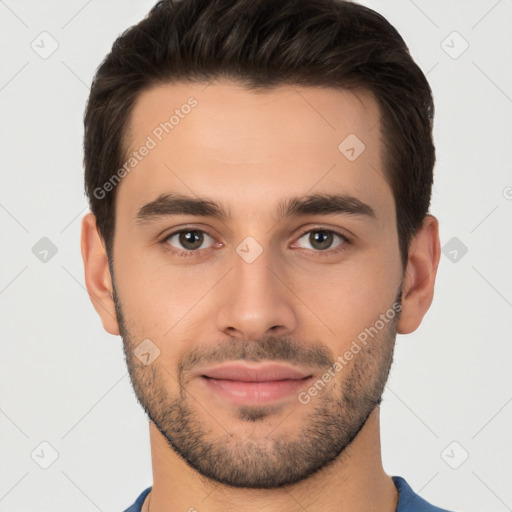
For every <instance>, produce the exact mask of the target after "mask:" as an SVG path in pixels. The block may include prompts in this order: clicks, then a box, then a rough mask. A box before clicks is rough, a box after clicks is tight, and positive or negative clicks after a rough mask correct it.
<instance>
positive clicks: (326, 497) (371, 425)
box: [142, 407, 398, 512]
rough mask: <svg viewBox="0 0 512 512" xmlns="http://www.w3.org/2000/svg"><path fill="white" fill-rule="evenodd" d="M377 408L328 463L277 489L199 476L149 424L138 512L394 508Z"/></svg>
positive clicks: (390, 510)
mask: <svg viewBox="0 0 512 512" xmlns="http://www.w3.org/2000/svg"><path fill="white" fill-rule="evenodd" d="M379 412H380V411H379V407H376V408H375V409H374V410H373V412H372V413H371V415H370V417H369V418H368V421H367V422H366V424H365V425H364V427H363V428H362V429H361V431H360V432H359V434H358V436H357V437H356V439H354V441H353V442H352V443H351V444H350V446H349V447H348V448H347V449H346V450H345V451H344V452H343V453H342V454H341V455H340V456H339V457H338V459H336V460H335V461H334V462H333V463H332V464H330V465H328V466H327V467H324V468H322V469H321V470H320V471H318V472H317V473H315V474H314V475H312V476H311V477H309V478H307V479H305V480H303V481H301V482H299V483H297V484H294V485H289V486H286V487H281V488H277V489H239V488H232V487H228V486H225V485H222V484H219V483H217V482H214V481H212V480H209V479H206V478H204V477H203V476H202V475H199V474H198V473H197V472H196V471H195V470H194V469H192V468H191V467H190V466H188V464H187V463H186V462H185V461H183V459H181V457H179V456H178V455H177V454H176V453H175V452H174V451H173V450H172V449H171V448H170V447H169V445H168V443H167V440H166V439H165V438H164V437H163V436H162V434H161V433H160V432H159V431H158V429H157V428H156V427H155V425H154V424H153V423H152V422H150V441H151V456H152V465H153V488H152V491H151V493H150V495H149V496H148V498H147V499H146V501H145V503H144V507H143V509H142V510H143V512H147V511H148V504H149V512H163V511H174V510H190V511H191V512H193V511H194V510H196V511H201V512H221V511H224V512H231V511H233V512H234V511H237V512H239V511H241V510H243V511H244V512H256V511H259V510H265V511H267V512H277V511H280V512H303V511H304V510H308V511H310V512H315V511H324V510H340V511H342V510H350V511H351V512H367V511H368V512H369V511H374V510H380V511H381V512H395V511H396V508H397V505H398V492H397V490H396V487H395V485H394V483H393V480H392V479H391V477H390V476H388V475H387V474H386V473H385V472H384V470H383V467H382V460H381V447H380V424H379V423H380V422H379Z"/></svg>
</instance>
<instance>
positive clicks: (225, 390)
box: [198, 363, 313, 405]
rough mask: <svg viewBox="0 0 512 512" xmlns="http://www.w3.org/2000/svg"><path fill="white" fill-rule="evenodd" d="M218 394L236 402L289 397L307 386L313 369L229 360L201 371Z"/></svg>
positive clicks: (208, 385)
mask: <svg viewBox="0 0 512 512" xmlns="http://www.w3.org/2000/svg"><path fill="white" fill-rule="evenodd" d="M198 377H199V378H200V380H201V381H202V383H203V385H204V386H205V387H206V389H208V390H209V391H210V392H212V393H214V394H215V395H217V396H219V397H221V398H223V399H226V400H228V401H230V402H231V403H234V404H237V405H249V404H254V405H257V404H263V403H268V402H273V401H277V400H281V399H284V398H287V397H289V396H291V395H293V394H295V395H296V394H297V393H298V391H299V390H300V389H301V388H303V387H305V386H307V385H308V384H309V383H310V381H311V380H312V379H313V375H312V373H311V372H308V371H303V370H299V369H297V368H294V367H291V366H287V365H281V364H258V365H247V364H240V363H236V364H234V363H229V364H224V365H220V366H217V367H214V368H208V369H206V370H203V371H202V372H200V374H199V375H198Z"/></svg>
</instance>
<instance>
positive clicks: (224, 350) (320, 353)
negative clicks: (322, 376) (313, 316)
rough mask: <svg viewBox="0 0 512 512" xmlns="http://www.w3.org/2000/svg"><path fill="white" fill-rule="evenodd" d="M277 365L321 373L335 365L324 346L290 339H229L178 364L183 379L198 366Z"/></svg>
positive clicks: (192, 353)
mask: <svg viewBox="0 0 512 512" xmlns="http://www.w3.org/2000/svg"><path fill="white" fill-rule="evenodd" d="M240 360H244V361H252V362H259V361H278V362H286V363H291V364H295V365H299V366H300V365H304V366H316V367H318V368H319V369H320V370H323V369H326V370H327V369H328V368H330V367H331V366H332V364H334V358H333V356H332V354H331V352H330V350H329V349H327V348H326V347H325V346H324V345H321V344H316V345H311V344H308V345H306V344H304V343H301V342H298V341H294V340H292V339H291V338H287V337H284V338H283V337H274V336H270V337H267V338H264V339H263V340H259V341H251V340H243V339H240V338H237V339H233V338H231V339H229V340H227V341H225V342H222V343H219V344H217V345H214V346H212V345H199V346H196V347H194V348H193V349H192V350H190V351H189V352H187V353H186V354H184V356H183V357H182V359H181V360H180V361H179V363H178V373H179V374H180V375H183V374H184V373H187V372H189V371H190V370H191V369H192V368H193V367H194V366H196V365H197V364H200V363H201V364H205V363H223V362H227V361H240Z"/></svg>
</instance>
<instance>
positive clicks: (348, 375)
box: [82, 80, 440, 512]
mask: <svg viewBox="0 0 512 512" xmlns="http://www.w3.org/2000/svg"><path fill="white" fill-rule="evenodd" d="M190 96H193V97H194V98H196V99H197V101H198V105H197V107H195V108H194V109H193V110H192V111H191V113H190V114H189V115H187V116H186V117H185V118H184V119H181V120H180V123H179V125H177V126H176V127H175V128H174V129H173V131H172V132H170V133H169V134H167V135H166V136H165V137H164V138H163V140H162V141H161V142H159V143H158V145H157V147H156V148H154V149H153V150H152V151H151V152H150V153H149V154H148V155H147V156H146V157H145V158H144V159H143V160H142V161H141V162H140V163H139V164H138V165H137V167H136V168H134V169H133V170H132V172H131V173H129V174H127V175H126V177H124V178H123V180H122V181H121V183H120V184H119V185H118V187H117V190H116V194H117V195H116V198H117V199H116V209H115V213H116V225H115V237H114V246H113V273H114V274H113V275H112V274H111V272H110V270H111V269H110V268H109V265H108V259H107V254H106V251H105V245H104V242H103V239H102V237H101V236H100V234H99V233H98V231H97V229H96V222H95V217H94V216H93V215H92V214H90V213H89V214H87V215H86V216H85V217H84V219H83V222H82V255H83V259H84V266H85V280H86V284H87V289H88V291H89V294H90V297H91V300H92V302H93V304H94V307H95V308H96V310H97V312H98V314H99V315H100V317H101V320H102V323H103V326H104V328H105V329H106V330H107V331H108V332H109V333H111V334H113V335H118V334H121V335H122V337H123V342H124V349H125V354H126V359H127V363H128V368H129V370H130V376H131V378H132V382H133V385H134V389H135V391H136V394H137V397H138V399H139V401H140V402H141V404H142V405H143V407H144V408H145V410H146V412H148V414H149V417H150V422H149V430H150V441H151V455H152V464H153V480H154V483H153V490H152V492H151V493H150V500H149V499H146V501H145V503H144V507H143V510H147V509H148V504H150V510H151V512H159V511H164V510H189V509H191V507H194V508H195V509H196V510H198V511H201V512H203V511H221V510H222V511H235V510H237V511H240V510H243V511H248V512H250V511H256V510H266V511H269V512H271V511H290V512H291V511H294V512H295V511H302V510H304V509H307V510H310V511H315V510H318V511H320V510H328V511H331V510H332V511H334V510H353V511H366V510H368V511H370V510H383V511H387V512H391V511H394V510H396V507H397V503H398V495H397V491H396V488H395V486H394V484H393V482H392V480H391V477H390V476H389V475H387V474H386V473H385V471H384V469H383V467H382V461H381V447H380V428H379V405H378V404H379V403H380V397H381V394H382V391H383V388H384V385H385V381H386V378H387V375H388V372H389V368H390V365H391V361H392V354H393V348H394V342H395V335H396V333H397V332H398V333H401V334H407V333H410V332H413V331H414V330H416V329H417V327H418V326H419V325H420V323H421V320H422V318H423V316H424V315H425V313H426V312H427V310H428V308H429V307H430V304H431V302H432V298H433V290H434V282H435V276H436V271H437V266H438V263H439V257H440V242H439V232H438V229H439V228H438V222H437V220H436V218H435V217H433V216H432V215H427V216H426V218H425V220H424V223H423V226H422V228H421V230H420V231H419V232H418V234H417V235H416V236H415V237H414V238H413V240H412V242H411V246H410V249H409V257H408V261H407V266H406V268H405V269H403V268H402V265H401V262H400V254H399V247H398V235H397V229H396V211H395V206H394V200H393V194H392V190H391V188H390V187H389V184H388V183H387V181H386V179H385V178H384V176H385V173H384V169H383V166H382V143H381V139H380V137H381V134H380V132H379V117H380V116H379V109H378V106H377V103H376V101H375V99H374V98H373V97H372V95H371V94H369V93H366V92H364V91H358V92H357V94H356V93H349V92H347V91H342V90H339V89H332V88H314V87H298V86H293V87H291V86H280V87H278V88H275V89H273V90H271V91H265V92H255V91H248V90H247V89H245V88H244V87H242V86H241V85H239V84H236V83H234V82H230V81H228V80H219V81H217V82H214V83H211V84H209V85H208V86H206V84H204V83H201V84H200V83H194V84H183V83H175V84H172V85H160V86H158V87H153V88H151V89H149V90H146V91H144V92H143V93H142V94H141V95H140V96H139V98H138V100H137V102H136V105H135V107H134V110H133V112H132V116H131V121H130V125H129V134H128V137H127V145H128V148H129V149H130V150H133V149H136V148H138V147H139V146H140V145H141V144H143V143H144V141H145V140H146V138H147V136H148V135H150V134H151V133H152V131H153V130H154V128H155V127H156V126H158V125H159V123H161V122H162V121H164V120H166V119H168V117H169V115H170V114H171V113H172V111H173V110H174V109H175V108H179V107H180V105H183V104H184V103H186V101H187V98H189V97H190ZM167 111H169V114H168V113H167ZM248 120H250V122H248ZM348 134H356V135H357V137H358V138H359V139H360V140H361V141H363V142H364V144H365V146H366V149H365V151H364V152H363V153H362V154H361V155H360V156H359V157H358V158H357V159H356V160H354V161H349V160H348V159H347V158H346V157H345V156H344V155H343V154H342V153H341V152H340V151H339V150H338V145H339V144H340V142H341V141H342V140H343V139H344V138H345V137H346V136H347V135H348ZM315 192H318V193H320V192H323V193H333V192H337V193H344V194H350V195H352V196H355V197H357V198H358V199H360V200H361V201H363V202H364V203H366V204H368V205H370V206H371V207H372V208H373V209H374V211H375V214H376V216H375V218H371V217H368V216H364V215H349V214H346V213H345V214H321V215H306V216H300V217H290V218H285V219H279V218H278V216H277V212H276V207H277V204H278V203H279V202H280V201H281V200H283V199H284V198H287V197H291V196H301V195H304V194H308V193H315ZM162 193H168V194H171V193H179V194H183V195H189V196H192V197H195V196H201V197H208V198H210V199H211V200H212V201H215V202H219V203H222V204H223V205H225V207H227V208H229V210H230V211H231V215H232V216H231V218H230V219H228V220H226V221H221V220H220V219H216V218H212V217H207V216H205V217H202V216H201V217H197V216H192V215H175V216H164V217H159V218H155V219H153V220H152V221H151V222H146V223H137V222H136V219H135V217H136V215H137V212H138V211H139V209H140V208H141V207H143V206H144V205H145V204H147V203H149V202H150V201H153V200H154V199H156V198H157V197H158V196H159V195H160V194H162ZM187 228H188V229H189V230H192V229H193V230H198V229H199V230H203V231H205V232H206V233H207V234H208V235H209V237H208V236H206V235H205V238H204V240H203V244H202V245H201V246H200V249H199V250H195V252H194V251H193V250H191V249H189V247H191V246H192V245H191V244H189V245H188V246H187V245H182V244H180V239H179V238H178V236H174V237H173V238H172V239H167V240H166V241H165V240H164V238H165V237H166V236H168V235H170V234H172V233H173V232H175V231H178V230H179V229H183V230H186V229H187ZM315 229H316V230H318V231H322V230H333V231H335V232H338V233H341V234H346V235H347V236H348V237H349V239H350V243H348V244H346V243H345V247H344V250H338V251H337V249H339V248H340V247H341V246H342V245H343V243H344V242H343V240H342V239H341V238H338V237H336V236H334V238H333V239H332V244H331V246H330V247H329V248H328V249H326V250H319V249H318V245H313V244H314V241H312V240H311V238H310V237H309V235H310V233H309V232H308V234H306V235H303V233H304V232H306V231H307V230H311V231H313V232H314V233H316V232H317V231H314V230H315ZM248 236H250V237H253V238H254V239H255V240H256V241H257V243H258V244H259V246H260V247H261V249H262V253H261V254H260V256H259V257H258V258H256V259H255V260H254V261H253V262H252V263H248V262H247V261H245V260H244V259H243V258H242V257H240V255H239V254H238V253H237V252H236V249H237V247H238V246H239V244H240V243H241V242H242V241H243V240H244V239H245V238H246V237H248ZM210 237H211V238H210ZM182 241H183V240H182ZM166 247H167V248H169V247H170V248H171V249H175V250H177V251H180V250H181V251H186V252H189V253H193V254H191V255H189V256H188V257H180V256H177V255H173V254H171V253H170V252H169V251H168V250H166ZM397 298H398V299H399V300H401V305H402V310H401V312H400V315H399V316H398V315H397V316H396V317H395V319H394V321H392V322H389V323H386V325H385V327H384V328H383V329H381V330H380V331H379V333H378V336H376V337H375V338H374V339H373V340H371V341H370V342H369V343H368V345H367V346H365V347H364V348H363V349H362V350H361V351H360V352H359V353H358V354H356V355H354V357H353V359H352V360H351V361H349V362H348V363H347V365H346V366H345V367H344V368H343V370H342V371H339V372H337V373H336V377H335V378H333V379H332V380H330V382H328V383H327V384H326V386H325V388H324V389H323V390H322V391H320V392H319V393H318V396H315V397H313V398H312V399H311V401H310V402H309V403H308V404H302V403H300V402H299V401H298V400H297V396H296V395H295V394H293V395H291V396H289V397H286V398H284V399H281V400H280V401H279V402H278V403H276V404H274V405H275V406H274V407H271V408H269V409H265V408H257V407H246V408H242V407H237V406H235V405H233V404H231V403H229V402H227V401H226V400H225V399H223V398H222V397H219V396H218V395H216V394H215V393H213V392H211V391H210V390H209V389H206V388H205V387H204V386H202V385H201V383H200V382H199V380H198V379H197V378H194V370H197V368H198V367H199V366H200V365H201V364H202V363H205V362H206V361H208V356H209V355H211V354H212V353H213V352H212V351H213V350H217V354H220V357H221V360H222V361H227V360H233V359H236V358H238V357H241V355H243V354H246V355H247V356H248V359H250V356H260V358H263V359H268V360H270V361H273V360H279V361H283V362H288V363H290V364H291V365H294V366H297V367H300V368H303V369H304V368H306V367H307V368H308V370H310V371H311V373H312V374H314V375H315V377H321V376H322V374H323V373H324V371H325V368H326V367H325V366H322V364H320V363H319V361H320V359H315V356H319V355H321V354H325V355H326V356H327V357H328V359H329V360H330V361H331V362H332V361H334V360H335V359H336V358H337V357H338V356H340V355H343V354H345V353H346V351H347V350H349V349H350V346H351V343H352V341H353V340H355V339H356V337H357V336H358V334H359V333H361V332H362V331H364V330H365V328H368V327H370V326H373V325H375V322H376V320H378V319H379V315H381V314H383V313H385V312H386V311H388V310H389V309H390V308H391V306H392V305H393V304H394V303H395V301H396V299H397ZM144 339H150V340H151V342H152V343H153V344H154V346H156V347H158V349H159V351H160V354H159V356H158V357H157V358H156V359H155V360H154V361H153V362H152V363H151V364H150V365H147V366H146V365H144V364H142V363H141V362H140V361H139V360H138V359H137V358H136V357H135V356H134V350H135V349H136V348H137V346H138V345H139V344H140V343H141V341H142V340H144ZM286 349H295V352H293V353H292V355H290V352H289V351H288V352H286ZM244 350H245V352H243V351H244ZM192 353H194V354H195V355H196V356H197V358H198V359H196V362H197V361H198V362H197V363H196V365H195V366H194V364H193V363H191V364H190V365H189V366H188V367H187V366H185V367H183V366H180V364H181V363H183V362H193V360H192V359H190V356H191V354H192ZM287 354H288V356H287ZM287 357H288V359H287ZM198 365H199V366H198ZM305 390H307V388H305ZM185 413H187V414H185ZM338 425H340V428H339V429H338V428H332V427H334V426H336V427H337V426H338ZM329 426H331V428H329ZM312 428H314V429H316V430H311V429H312ZM180 432H181V433H182V435H181V437H180ZM183 432H185V434H186V435H184V434H183ZM306 432H309V433H310V434H309V437H308V436H307V435H306ZM311 432H313V434H311ZM314 432H317V435H315V434H314ZM318 433H321V435H320V434H318ZM192 434H194V435H195V438H194V443H189V446H187V440H188V439H191V438H192V437H191V436H192ZM356 434H357V436H356ZM351 436H352V437H353V436H355V439H352V438H351ZM171 441H174V443H175V444H177V445H179V447H181V448H184V449H185V450H188V455H190V456H191V457H192V459H193V456H194V455H198V453H194V449H196V451H197V449H198V447H203V448H206V447H207V448H209V449H210V450H211V451H210V452H209V453H210V456H211V457H208V456H207V455H204V456H203V457H202V458H201V457H199V456H198V457H197V459H194V460H192V464H191V465H190V462H191V460H189V461H188V463H187V462H186V461H185V460H184V459H183V458H182V457H180V455H178V454H177V453H176V451H175V450H174V449H173V448H172V442H171ZM306 441H307V442H306ZM308 443H310V444H312V448H310V449H309V452H308V448H307V444H308ZM280 446H281V447H283V446H288V447H293V449H292V450H290V452H291V453H289V452H286V451H285V450H283V451H279V447H280ZM251 449H254V450H255V451H254V450H253V451H251ZM207 453H208V452H207ZM213 454H214V455H215V456H216V458H215V457H213ZM223 456H224V457H225V460H223V459H222V457H223ZM315 457H316V458H317V460H316V462H317V466H319V467H313V466H314V464H313V462H314V460H313V459H315ZM312 460H313V462H311V461H312ZM215 461H220V462H219V463H218V464H216V462H215ZM221 462H222V464H221ZM230 468H231V469H233V470H234V471H235V472H237V473H236V474H237V478H238V479H239V482H240V481H241V479H242V480H243V479H245V482H246V483H248V482H250V481H252V482H258V478H260V481H259V483H260V484H261V485H254V486H253V488H249V486H245V487H244V486H239V487H234V486H233V485H229V483H226V479H227V478H228V474H229V471H227V470H228V469H230ZM265 468H267V470H266V471H267V472H265ZM270 468H274V469H273V479H274V480H273V482H274V484H275V483H278V481H279V478H282V479H284V478H285V476H286V475H288V477H289V478H291V477H290V476H289V475H290V474H291V473H290V471H292V470H293V472H294V473H293V474H292V476H293V478H294V481H293V482H288V483H286V482H284V480H283V482H284V483H286V485H281V486H272V485H270V483H271V482H267V485H262V481H261V478H263V476H264V475H265V474H267V475H268V474H270V473H271V472H270ZM207 471H210V474H208V475H205V473H206V472H207ZM215 477H218V478H217V479H216V478H215ZM222 479H224V481H222ZM283 482H281V483H283ZM149 502H150V503H149Z"/></svg>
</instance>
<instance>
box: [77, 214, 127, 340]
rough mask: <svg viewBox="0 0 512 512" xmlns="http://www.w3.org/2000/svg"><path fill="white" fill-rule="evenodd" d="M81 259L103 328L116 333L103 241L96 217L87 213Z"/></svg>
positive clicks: (83, 223)
mask: <svg viewBox="0 0 512 512" xmlns="http://www.w3.org/2000/svg"><path fill="white" fill-rule="evenodd" d="M81 245H82V259H83V260H84V270H85V284H86V286H87V291H88V292H89V297H90V299H91V302H92V304H93V306H94V309H96V311H97V313H98V314H99V315H100V318H101V321H102V323H103V327H104V329H105V330H106V331H107V332H109V333H110V334H114V335H118V334H119V326H118V323H117V315H116V310H115V306H114V300H113V297H112V293H113V287H112V278H111V275H110V269H109V266H108V257H107V252H106V250H105V243H104V240H103V238H102V237H101V235H100V233H99V231H98V228H97V226H96V217H95V216H94V215H93V214H92V213H88V214H87V215H85V217H84V218H83V219H82V239H81Z"/></svg>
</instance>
